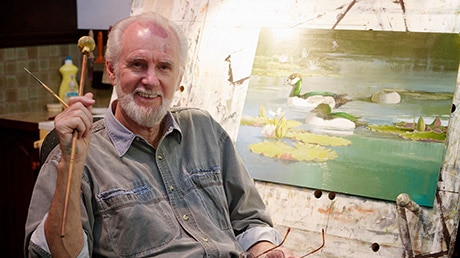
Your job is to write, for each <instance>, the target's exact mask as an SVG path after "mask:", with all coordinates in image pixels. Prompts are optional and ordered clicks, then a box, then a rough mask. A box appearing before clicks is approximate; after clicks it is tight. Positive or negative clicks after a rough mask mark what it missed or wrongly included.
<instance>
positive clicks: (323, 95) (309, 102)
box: [287, 73, 350, 108]
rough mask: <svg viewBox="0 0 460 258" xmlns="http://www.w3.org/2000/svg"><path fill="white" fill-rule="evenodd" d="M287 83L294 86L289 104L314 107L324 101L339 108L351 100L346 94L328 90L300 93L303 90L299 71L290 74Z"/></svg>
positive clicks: (288, 100)
mask: <svg viewBox="0 0 460 258" xmlns="http://www.w3.org/2000/svg"><path fill="white" fill-rule="evenodd" d="M287 84H289V85H291V86H292V90H291V92H290V93H289V96H288V99H287V103H288V105H292V106H298V107H311V108H314V107H316V106H318V105H319V104H321V103H323V104H328V105H329V106H330V107H331V108H337V107H340V106H342V105H343V104H345V103H347V102H349V101H350V100H349V99H347V98H345V96H346V94H335V93H333V92H328V91H310V92H307V93H303V94H300V93H301V91H302V75H300V74H299V73H293V74H291V75H289V77H288V78H287Z"/></svg>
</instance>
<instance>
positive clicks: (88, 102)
mask: <svg viewBox="0 0 460 258" xmlns="http://www.w3.org/2000/svg"><path fill="white" fill-rule="evenodd" d="M94 103H95V100H94V99H93V94H92V93H87V94H85V95H84V96H80V97H72V98H70V99H69V101H68V105H69V107H68V108H66V109H65V110H64V111H63V112H61V113H60V114H58V115H57V116H56V118H55V120H54V127H55V128H56V133H57V136H58V140H59V145H60V148H61V150H62V158H63V159H64V161H69V160H70V150H71V146H72V137H73V134H74V131H75V130H76V131H77V133H78V141H77V146H76V147H77V153H76V157H75V160H77V161H78V160H81V159H84V158H85V157H86V152H87V149H88V147H89V139H90V136H91V127H92V124H93V116H92V114H91V108H92V105H93V104H94Z"/></svg>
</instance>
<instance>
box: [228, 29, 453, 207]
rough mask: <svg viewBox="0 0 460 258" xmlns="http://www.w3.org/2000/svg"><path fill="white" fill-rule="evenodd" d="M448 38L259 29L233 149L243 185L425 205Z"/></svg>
mask: <svg viewBox="0 0 460 258" xmlns="http://www.w3.org/2000/svg"><path fill="white" fill-rule="evenodd" d="M459 48H460V41H459V36H458V34H447V33H412V32H384V31H351V30H348V31H347V30H321V29H289V28H285V29H280V28H262V29H261V31H260V35H259V41H258V45H257V51H256V55H255V58H254V65H253V69H252V74H251V79H250V83H249V87H248V92H247V97H246V101H245V106H244V109H243V116H242V120H241V124H240V128H239V131H238V137H237V141H236V147H237V149H238V151H239V152H240V154H241V156H242V157H243V159H244V161H245V163H246V164H247V167H248V169H249V172H250V174H251V176H252V177H254V178H255V179H257V180H262V181H269V182H276V183H281V184H288V185H294V186H300V187H308V188H312V189H320V190H326V191H331V192H338V193H345V194H350V195H357V196H364V197H369V198H375V199H381V200H386V201H395V200H396V197H397V196H398V195H399V194H400V193H407V194H409V195H410V197H411V198H412V199H413V200H414V201H415V202H417V203H418V204H420V205H423V206H427V207H431V206H432V205H433V201H434V196H435V191H436V184H437V179H438V173H439V171H440V168H441V164H442V161H443V154H444V148H445V137H446V132H447V128H448V123H449V117H450V113H451V106H452V98H453V91H454V87H455V85H456V80H457V73H458V68H459V57H460V50H459Z"/></svg>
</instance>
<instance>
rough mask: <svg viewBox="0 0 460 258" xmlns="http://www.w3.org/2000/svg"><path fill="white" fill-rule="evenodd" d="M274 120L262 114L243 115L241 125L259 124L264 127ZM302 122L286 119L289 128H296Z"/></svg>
mask: <svg viewBox="0 0 460 258" xmlns="http://www.w3.org/2000/svg"><path fill="white" fill-rule="evenodd" d="M272 122H273V119H269V118H267V117H261V116H257V117H254V116H243V117H242V118H241V122H240V124H241V125H246V126H257V127H263V126H265V125H266V124H270V123H272ZM301 125H302V123H301V122H299V121H296V120H286V126H287V128H295V127H299V126H301Z"/></svg>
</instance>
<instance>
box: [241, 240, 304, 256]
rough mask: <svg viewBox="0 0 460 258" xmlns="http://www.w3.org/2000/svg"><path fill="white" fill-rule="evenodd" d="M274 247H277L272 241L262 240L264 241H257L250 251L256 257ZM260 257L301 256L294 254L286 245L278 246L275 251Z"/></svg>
mask: <svg viewBox="0 0 460 258" xmlns="http://www.w3.org/2000/svg"><path fill="white" fill-rule="evenodd" d="M273 247H275V245H274V244H272V243H270V242H266V241H262V242H258V243H256V244H255V245H253V246H252V247H251V248H249V250H248V252H250V253H251V254H252V255H253V256H254V257H257V256H258V255H260V254H262V253H264V252H266V251H267V250H270V249H271V248H273ZM260 257H263V258H297V257H299V256H296V255H294V254H292V252H291V251H290V250H288V249H286V248H284V247H278V248H276V249H274V250H273V251H270V252H268V253H266V254H264V255H262V256H260Z"/></svg>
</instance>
